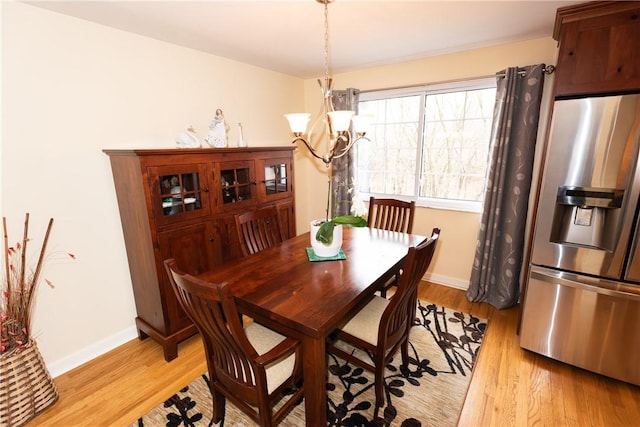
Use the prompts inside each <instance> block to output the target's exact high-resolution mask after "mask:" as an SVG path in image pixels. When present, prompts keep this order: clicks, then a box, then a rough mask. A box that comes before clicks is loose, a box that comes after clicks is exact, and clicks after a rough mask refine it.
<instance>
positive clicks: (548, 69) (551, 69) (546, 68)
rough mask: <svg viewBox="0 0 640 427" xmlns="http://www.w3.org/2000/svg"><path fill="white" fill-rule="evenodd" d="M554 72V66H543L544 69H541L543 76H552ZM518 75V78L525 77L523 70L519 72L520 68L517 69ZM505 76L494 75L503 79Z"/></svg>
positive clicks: (501, 74)
mask: <svg viewBox="0 0 640 427" xmlns="http://www.w3.org/2000/svg"><path fill="white" fill-rule="evenodd" d="M554 71H556V66H555V65H545V66H544V67H542V72H543V73H545V74H553V73H554ZM518 75H520V76H524V75H525V71H524V70H520V68H518ZM504 76H505V74H504V73H496V77H504Z"/></svg>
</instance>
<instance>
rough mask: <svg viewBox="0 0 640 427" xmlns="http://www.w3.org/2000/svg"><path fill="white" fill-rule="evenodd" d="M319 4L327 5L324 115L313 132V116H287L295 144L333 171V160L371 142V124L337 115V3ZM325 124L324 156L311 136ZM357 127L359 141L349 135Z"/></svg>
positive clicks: (345, 112)
mask: <svg viewBox="0 0 640 427" xmlns="http://www.w3.org/2000/svg"><path fill="white" fill-rule="evenodd" d="M316 1H317V2H318V3H322V4H324V81H322V80H321V79H318V85H319V86H320V91H321V92H322V103H321V105H320V112H319V113H318V115H317V116H316V118H315V119H314V121H313V123H312V125H311V127H310V128H309V131H308V132H307V125H308V123H309V119H310V117H311V114H309V113H293V114H285V117H286V118H287V120H288V121H289V126H290V127H291V132H293V136H294V137H295V138H294V139H293V140H292V141H291V143H292V144H295V143H296V142H298V141H301V142H303V143H304V145H305V146H306V147H307V149H308V150H309V152H310V153H311V154H312V155H313V156H314V157H316V158H318V159H320V160H322V161H323V162H324V164H325V165H326V166H327V167H329V165H330V164H331V162H332V161H333V159H337V158H340V157H342V156H344V155H345V154H347V152H348V151H349V150H350V149H351V147H352V146H353V144H355V143H356V142H357V141H359V140H361V139H365V140H367V141H369V139H368V138H366V137H365V134H366V133H367V131H368V127H369V124H370V121H371V117H370V116H363V115H355V113H354V112H353V111H348V110H340V111H336V110H335V109H334V107H333V101H332V100H331V87H332V83H333V79H332V78H331V75H330V73H329V3H333V1H334V0H316ZM321 123H323V124H324V131H325V135H326V138H327V140H326V145H327V148H326V153H325V154H320V153H319V151H320V150H319V148H317V147H315V148H314V146H313V145H312V141H311V135H312V134H313V133H314V131H315V130H316V129H317V128H318V127H319V126H320V124H321ZM351 123H352V124H353V133H354V134H355V138H354V137H353V136H352V135H351V132H349V125H350V124H351Z"/></svg>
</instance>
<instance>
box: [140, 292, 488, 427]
mask: <svg viewBox="0 0 640 427" xmlns="http://www.w3.org/2000/svg"><path fill="white" fill-rule="evenodd" d="M486 326H487V323H486V320H484V319H480V318H477V317H475V316H472V315H469V314H466V313H461V312H457V311H454V310H451V309H449V308H446V307H442V306H437V305H435V304H431V303H428V302H424V301H419V302H418V305H417V310H416V319H415V326H414V327H413V328H411V335H410V343H411V345H410V346H409V353H410V358H411V361H410V363H409V365H408V366H407V367H406V368H402V367H401V363H400V359H401V357H400V354H399V352H398V354H397V355H396V358H395V359H394V360H393V361H392V363H391V364H389V365H388V366H387V369H386V371H385V405H384V407H383V408H380V409H379V410H378V411H377V412H376V411H375V408H374V407H375V405H374V402H375V392H374V383H373V374H372V373H369V372H367V371H363V370H362V369H360V368H358V367H353V366H351V365H350V364H348V363H346V362H345V361H343V360H341V359H339V358H336V357H335V356H333V355H330V356H329V361H328V366H329V373H328V378H327V401H328V413H327V419H328V426H400V427H413V426H439V427H447V426H455V425H456V424H457V420H458V416H459V414H460V410H461V409H462V404H463V402H464V399H465V395H466V392H467V388H468V386H469V382H470V380H471V373H472V371H473V366H474V364H475V362H476V360H477V357H478V353H479V351H480V344H481V343H482V339H483V337H484V333H485V330H486ZM345 345H346V344H345ZM353 351H359V350H355V349H354V350H353ZM361 356H363V355H361ZM364 357H366V355H364ZM208 381H209V379H208V377H207V374H203V375H202V376H201V377H199V378H197V379H195V380H194V381H193V382H191V383H190V384H188V385H187V386H186V387H184V388H183V389H181V390H179V391H178V392H177V393H176V394H174V395H173V396H171V397H169V398H168V399H167V400H166V401H165V402H164V403H163V404H161V405H159V406H158V407H156V408H154V409H153V410H151V411H150V412H149V413H148V414H146V415H144V416H143V417H141V418H139V419H138V420H137V421H136V422H135V423H133V424H131V427H135V426H140V427H141V426H154V427H155V426H162V425H166V426H171V427H173V426H175V427H177V426H213V425H216V426H220V427H224V426H227V427H232V426H233V427H235V426H240V427H243V426H254V425H255V423H254V422H253V421H252V420H251V419H250V418H249V417H247V416H246V415H245V414H244V413H243V412H241V411H240V410H239V409H237V408H236V407H235V406H234V405H233V404H232V403H231V402H229V401H228V400H227V402H226V409H225V414H224V417H223V419H222V421H221V422H220V423H218V424H213V423H212V422H211V421H210V420H211V406H212V405H211V394H210V392H209V385H208ZM304 420H305V416H304V403H301V404H298V405H297V406H296V407H295V408H294V409H293V411H291V413H289V415H288V416H287V417H286V418H285V419H284V420H283V421H282V422H281V423H280V424H279V426H286V427H299V426H303V425H304V424H305V422H304Z"/></svg>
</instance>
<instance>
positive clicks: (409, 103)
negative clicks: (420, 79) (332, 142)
mask: <svg viewBox="0 0 640 427" xmlns="http://www.w3.org/2000/svg"><path fill="white" fill-rule="evenodd" d="M495 91H496V90H495V80H494V79H490V80H483V81H481V82H477V83H475V84H470V82H464V83H463V84H459V85H458V87H456V85H455V84H453V85H447V87H445V88H443V87H440V86H439V87H423V88H416V89H413V90H403V91H402V92H403V93H400V94H398V93H397V91H391V92H389V91H384V92H379V93H373V92H371V93H368V94H361V97H360V99H361V101H360V102H359V105H358V111H359V113H360V114H371V115H372V116H373V117H374V123H373V129H372V132H371V141H372V142H371V143H366V144H359V145H358V147H357V155H356V167H357V174H358V175H357V181H356V182H357V187H358V191H359V192H360V193H365V194H375V195H389V196H398V197H401V198H407V199H414V200H417V201H418V202H419V203H420V202H421V203H420V204H422V205H430V204H434V203H440V205H442V206H444V207H452V208H456V205H455V202H463V204H462V205H461V204H459V203H458V206H463V205H464V206H467V209H469V206H471V209H472V210H479V209H480V205H481V202H482V197H483V195H484V185H485V176H486V169H487V162H488V160H487V159H488V156H489V140H490V136H491V125H492V120H493V108H494V104H495Z"/></svg>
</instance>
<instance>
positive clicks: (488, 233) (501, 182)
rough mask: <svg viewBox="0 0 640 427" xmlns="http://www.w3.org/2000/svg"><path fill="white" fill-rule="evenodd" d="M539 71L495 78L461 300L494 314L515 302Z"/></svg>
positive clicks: (539, 94) (533, 67)
mask: <svg viewBox="0 0 640 427" xmlns="http://www.w3.org/2000/svg"><path fill="white" fill-rule="evenodd" d="M544 67H545V66H544V64H538V65H530V66H528V67H521V68H509V69H507V70H505V71H501V72H499V73H498V74H497V75H496V76H497V92H496V105H495V107H494V114H493V117H494V119H493V120H494V121H493V129H492V135H491V145H492V151H491V160H490V162H491V163H490V165H489V172H488V176H487V186H486V190H485V196H484V206H483V212H482V219H481V223H480V232H479V233H478V240H477V242H476V254H475V259H474V260H473V268H472V270H471V279H470V283H469V289H468V290H467V298H468V299H469V300H470V301H474V302H479V301H482V302H488V303H489V304H491V305H493V306H495V307H497V308H500V309H502V308H508V307H511V306H513V305H515V304H516V303H517V302H518V299H519V297H520V283H519V279H520V270H521V267H522V260H523V256H524V239H525V225H526V219H527V208H528V203H529V190H530V187H531V174H532V171H533V158H534V151H535V144H536V136H537V133H538V119H539V117H540V102H541V98H542V86H543V84H544Z"/></svg>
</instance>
